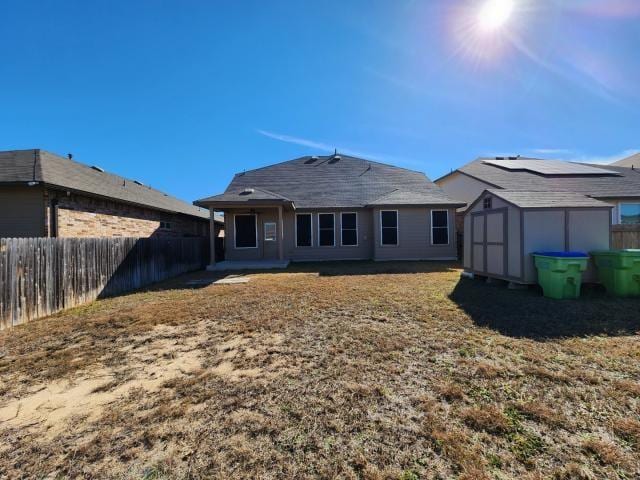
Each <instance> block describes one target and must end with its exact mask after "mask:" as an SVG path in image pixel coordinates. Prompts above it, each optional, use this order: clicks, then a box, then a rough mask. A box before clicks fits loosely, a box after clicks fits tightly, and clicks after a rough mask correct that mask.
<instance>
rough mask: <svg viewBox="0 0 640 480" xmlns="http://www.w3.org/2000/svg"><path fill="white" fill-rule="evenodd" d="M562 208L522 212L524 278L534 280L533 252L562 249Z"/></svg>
mask: <svg viewBox="0 0 640 480" xmlns="http://www.w3.org/2000/svg"><path fill="white" fill-rule="evenodd" d="M564 213H565V212H564V210H540V211H537V210H532V211H525V212H524V216H523V218H524V253H525V258H524V280H525V281H527V282H536V281H537V278H538V275H537V272H536V267H535V263H534V259H533V256H532V255H531V254H532V253H533V252H539V251H556V252H557V251H564V248H565V236H564Z"/></svg>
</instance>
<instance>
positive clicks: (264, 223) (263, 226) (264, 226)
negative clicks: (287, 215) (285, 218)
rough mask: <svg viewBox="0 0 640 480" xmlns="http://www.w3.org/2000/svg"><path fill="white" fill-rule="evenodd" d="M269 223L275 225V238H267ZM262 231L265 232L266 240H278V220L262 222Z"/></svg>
mask: <svg viewBox="0 0 640 480" xmlns="http://www.w3.org/2000/svg"><path fill="white" fill-rule="evenodd" d="M267 225H273V228H274V231H275V233H274V235H273V238H267ZM262 233H264V237H263V238H264V241H265V242H276V241H278V222H271V221H269V222H263V223H262Z"/></svg>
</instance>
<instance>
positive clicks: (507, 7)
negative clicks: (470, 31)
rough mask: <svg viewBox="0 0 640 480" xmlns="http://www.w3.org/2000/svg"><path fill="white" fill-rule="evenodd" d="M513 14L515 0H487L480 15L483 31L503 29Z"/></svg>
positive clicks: (479, 22)
mask: <svg viewBox="0 0 640 480" xmlns="http://www.w3.org/2000/svg"><path fill="white" fill-rule="evenodd" d="M512 12H513V0H486V1H485V3H484V5H483V6H482V7H481V8H480V13H479V14H478V25H479V26H480V28H481V29H482V30H485V31H492V30H497V29H499V28H500V27H502V26H503V25H504V24H505V23H507V21H508V20H509V17H510V16H511V13H512Z"/></svg>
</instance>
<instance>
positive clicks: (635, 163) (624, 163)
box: [607, 153, 640, 169]
mask: <svg viewBox="0 0 640 480" xmlns="http://www.w3.org/2000/svg"><path fill="white" fill-rule="evenodd" d="M610 166H613V167H627V168H631V167H633V168H637V169H640V153H636V154H635V155H631V156H630V157H627V158H623V159H622V160H618V161H617V162H613V163H612V164H611V165H608V166H607V168H608V167H610Z"/></svg>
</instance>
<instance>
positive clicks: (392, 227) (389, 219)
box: [380, 210, 398, 245]
mask: <svg viewBox="0 0 640 480" xmlns="http://www.w3.org/2000/svg"><path fill="white" fill-rule="evenodd" d="M380 230H381V238H380V241H381V243H382V245H398V211H397V210H380Z"/></svg>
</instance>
